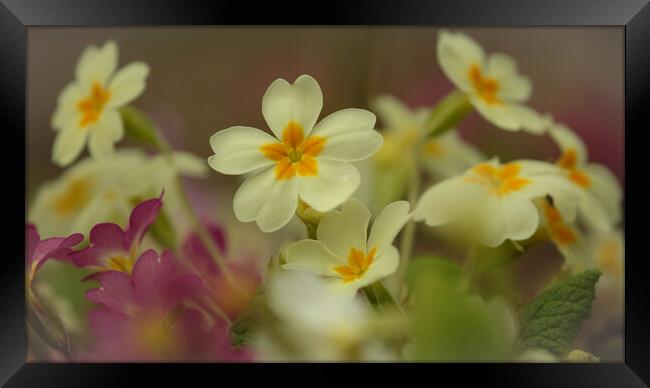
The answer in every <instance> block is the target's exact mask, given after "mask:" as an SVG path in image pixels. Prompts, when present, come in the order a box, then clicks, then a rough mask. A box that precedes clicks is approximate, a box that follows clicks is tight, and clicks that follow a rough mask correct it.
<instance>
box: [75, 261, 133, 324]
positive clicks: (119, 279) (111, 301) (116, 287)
mask: <svg viewBox="0 0 650 388" xmlns="http://www.w3.org/2000/svg"><path fill="white" fill-rule="evenodd" d="M96 280H97V281H98V282H99V284H100V287H99V288H94V289H92V290H88V291H86V298H87V299H88V300H90V301H91V302H95V303H99V304H102V305H104V306H105V307H106V308H107V309H109V310H111V311H115V312H120V313H125V314H127V313H131V312H133V311H134V310H135V309H137V306H138V303H137V301H136V298H135V292H134V289H133V284H132V283H131V277H130V276H129V275H127V274H126V273H124V272H120V271H106V272H102V273H101V274H100V275H98V276H97V277H96Z"/></svg>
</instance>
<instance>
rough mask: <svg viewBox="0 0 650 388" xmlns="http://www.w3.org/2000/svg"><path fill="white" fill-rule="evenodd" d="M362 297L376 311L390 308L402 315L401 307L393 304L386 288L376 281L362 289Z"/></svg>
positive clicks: (393, 301) (393, 300)
mask: <svg viewBox="0 0 650 388" xmlns="http://www.w3.org/2000/svg"><path fill="white" fill-rule="evenodd" d="M362 290H363V293H364V295H366V298H367V299H368V303H370V305H371V306H372V307H373V308H374V309H375V310H377V311H379V310H381V309H382V308H383V307H387V306H388V307H392V308H394V309H396V310H398V311H400V312H402V313H403V311H402V309H401V307H400V306H399V305H398V304H397V303H395V299H393V297H392V295H391V294H390V292H388V290H387V289H386V287H384V285H383V284H382V283H381V282H380V281H376V282H374V283H372V284H370V285H368V286H365V287H363V288H362Z"/></svg>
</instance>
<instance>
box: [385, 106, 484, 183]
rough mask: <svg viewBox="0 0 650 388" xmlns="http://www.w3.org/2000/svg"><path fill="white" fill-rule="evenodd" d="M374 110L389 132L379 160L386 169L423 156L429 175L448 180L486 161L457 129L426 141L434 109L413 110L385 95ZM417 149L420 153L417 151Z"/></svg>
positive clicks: (397, 166) (386, 132)
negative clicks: (413, 156) (418, 154)
mask: <svg viewBox="0 0 650 388" xmlns="http://www.w3.org/2000/svg"><path fill="white" fill-rule="evenodd" d="M373 109H374V110H375V112H376V113H377V114H378V115H379V118H380V119H381V121H382V123H383V125H384V128H385V133H384V144H383V146H382V148H381V149H380V150H379V151H378V152H377V153H376V154H375V159H376V160H377V162H378V163H380V164H381V165H382V166H385V167H386V168H391V167H393V168H399V167H400V166H403V165H404V164H406V163H408V162H409V161H410V160H411V159H410V158H408V156H409V155H411V154H412V153H414V152H419V153H420V154H421V160H422V163H423V164H424V166H425V168H426V169H427V170H428V171H429V173H431V175H432V176H433V177H434V178H437V179H445V178H450V177H452V176H455V175H458V174H460V173H462V172H463V171H465V170H467V168H469V167H470V166H472V165H474V164H476V163H478V162H480V161H481V160H484V159H485V158H484V157H483V155H482V154H481V152H480V151H479V150H477V149H476V148H474V147H473V146H471V145H470V144H467V143H465V142H463V140H462V139H461V138H460V136H459V135H458V133H457V132H456V131H455V129H453V128H452V129H450V130H449V131H447V132H445V133H444V134H442V135H440V136H436V137H434V138H431V139H428V140H426V141H425V137H426V136H427V133H426V128H425V122H426V120H427V117H428V115H429V112H431V108H426V107H421V108H417V109H413V110H412V109H409V107H408V106H406V105H404V104H403V103H402V102H401V101H399V100H398V99H396V98H395V97H393V96H390V95H383V96H379V97H378V98H376V99H375V100H374V103H373ZM420 142H422V144H420ZM416 145H418V146H419V149H415V146H416Z"/></svg>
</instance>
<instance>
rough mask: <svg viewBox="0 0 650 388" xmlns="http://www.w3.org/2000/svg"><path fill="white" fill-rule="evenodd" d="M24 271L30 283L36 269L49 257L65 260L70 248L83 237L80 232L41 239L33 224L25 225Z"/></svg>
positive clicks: (70, 250)
mask: <svg viewBox="0 0 650 388" xmlns="http://www.w3.org/2000/svg"><path fill="white" fill-rule="evenodd" d="M25 229H26V230H25V240H26V243H25V272H26V276H27V284H31V282H32V280H33V278H34V275H35V274H36V271H38V269H39V268H41V266H42V265H43V264H45V262H46V261H47V260H49V259H57V260H66V259H67V258H68V256H69V255H70V253H71V252H72V248H73V247H74V246H75V245H77V244H79V243H80V242H81V241H82V240H83V239H84V237H83V235H82V234H80V233H75V234H72V235H70V236H68V237H51V238H46V239H45V240H41V236H40V235H39V234H38V231H37V230H36V226H34V225H33V224H29V223H28V224H27V225H26V227H25Z"/></svg>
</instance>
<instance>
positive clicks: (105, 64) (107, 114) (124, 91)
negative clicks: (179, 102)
mask: <svg viewBox="0 0 650 388" xmlns="http://www.w3.org/2000/svg"><path fill="white" fill-rule="evenodd" d="M117 62H118V53H117V44H116V43H115V42H114V41H108V42H106V43H105V44H104V46H102V47H97V46H90V47H88V48H86V49H85V50H84V52H83V54H81V58H79V62H77V67H76V69H75V77H76V79H75V80H74V81H73V82H71V83H70V84H68V86H66V87H65V88H64V89H63V91H62V92H61V94H60V95H59V99H58V102H57V108H56V111H55V112H54V115H53V116H52V127H53V128H54V129H55V130H56V131H58V132H59V133H58V135H57V137H56V140H55V141H54V148H53V150H52V161H54V162H55V163H56V164H58V165H59V166H67V165H69V164H70V163H72V162H73V161H74V160H75V159H76V158H77V156H79V154H80V153H81V151H82V150H83V147H84V146H85V144H86V141H88V149H89V150H90V154H91V155H92V157H93V158H95V159H98V160H105V159H108V158H110V157H111V156H112V155H113V144H114V143H115V142H117V141H119V140H121V139H122V137H123V136H124V126H123V123H122V119H121V117H120V113H119V111H118V109H119V108H120V107H122V106H124V105H126V104H128V103H129V102H131V101H133V100H134V99H135V98H137V97H138V96H139V95H140V94H141V93H142V91H143V90H144V88H145V85H146V78H147V76H148V75H149V66H147V65H146V64H145V63H143V62H139V61H136V62H131V63H129V64H128V65H126V66H125V67H124V68H122V69H120V70H119V71H117V72H116V68H117Z"/></svg>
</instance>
